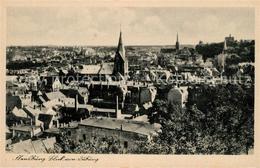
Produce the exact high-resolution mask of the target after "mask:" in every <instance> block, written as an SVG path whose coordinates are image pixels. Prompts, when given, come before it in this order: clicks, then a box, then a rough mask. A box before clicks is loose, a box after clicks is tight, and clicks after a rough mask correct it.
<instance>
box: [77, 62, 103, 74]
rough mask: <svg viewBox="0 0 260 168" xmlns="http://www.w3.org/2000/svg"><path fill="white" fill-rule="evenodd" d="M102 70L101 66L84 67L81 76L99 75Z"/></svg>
mask: <svg viewBox="0 0 260 168" xmlns="http://www.w3.org/2000/svg"><path fill="white" fill-rule="evenodd" d="M100 69H101V65H100V64H99V65H83V69H82V70H81V71H80V73H81V74H90V75H94V74H98V73H99V71H100Z"/></svg>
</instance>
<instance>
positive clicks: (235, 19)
mask: <svg viewBox="0 0 260 168" xmlns="http://www.w3.org/2000/svg"><path fill="white" fill-rule="evenodd" d="M254 20H255V17H254V9H253V8H182V7H149V8H143V7H135V8H122V7H114V8H108V7H95V8H93V7H91V8H90V7H9V8H8V9H7V45H73V46H75V45H117V43H118V36H119V32H120V24H121V29H122V33H123V41H124V44H125V45H174V44H175V42H176V34H177V32H178V34H179V42H180V44H197V43H198V42H199V41H200V40H201V41H203V42H220V41H223V40H224V37H226V36H228V35H229V34H232V36H234V37H235V39H238V40H239V39H254V33H255V32H254V27H255V25H254V24H255V22H254Z"/></svg>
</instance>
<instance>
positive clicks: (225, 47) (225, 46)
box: [222, 39, 227, 54]
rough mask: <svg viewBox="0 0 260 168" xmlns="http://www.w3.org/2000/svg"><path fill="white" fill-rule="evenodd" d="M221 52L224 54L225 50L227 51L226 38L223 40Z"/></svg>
mask: <svg viewBox="0 0 260 168" xmlns="http://www.w3.org/2000/svg"><path fill="white" fill-rule="evenodd" d="M222 52H223V54H226V52H227V41H226V39H225V40H224V47H223V51H222Z"/></svg>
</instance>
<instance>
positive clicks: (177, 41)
mask: <svg viewBox="0 0 260 168" xmlns="http://www.w3.org/2000/svg"><path fill="white" fill-rule="evenodd" d="M175 48H176V50H177V51H178V50H179V49H180V43H179V35H178V32H177V39H176V44H175Z"/></svg>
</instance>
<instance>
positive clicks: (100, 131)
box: [64, 118, 161, 150]
mask: <svg viewBox="0 0 260 168" xmlns="http://www.w3.org/2000/svg"><path fill="white" fill-rule="evenodd" d="M160 128H161V126H160V125H159V124H150V123H147V122H140V121H133V120H122V119H112V118H88V119H85V120H82V121H81V122H80V123H78V126H77V127H76V128H74V129H64V131H65V132H66V133H67V135H68V136H69V137H71V139H72V140H73V141H74V142H75V143H80V142H84V141H93V140H95V139H102V138H106V137H112V138H114V139H117V140H118V141H119V142H120V144H121V146H122V147H123V148H124V149H126V150H131V149H136V147H137V144H138V142H142V141H143V142H144V141H147V140H148V141H149V140H151V139H152V138H154V137H155V136H157V135H158V132H159V131H160Z"/></svg>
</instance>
